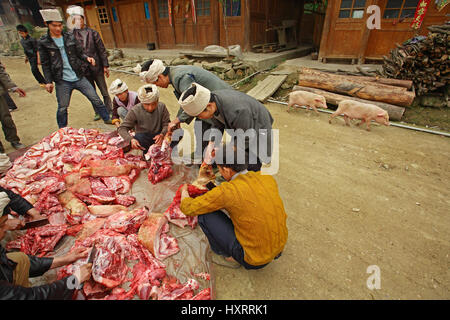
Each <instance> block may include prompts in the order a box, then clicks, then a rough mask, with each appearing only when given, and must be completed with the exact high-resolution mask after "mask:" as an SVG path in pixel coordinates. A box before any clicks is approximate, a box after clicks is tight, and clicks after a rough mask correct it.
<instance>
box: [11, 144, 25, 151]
mask: <svg viewBox="0 0 450 320" xmlns="http://www.w3.org/2000/svg"><path fill="white" fill-rule="evenodd" d="M11 145H12V146H13V148H14V149H16V150H19V149H22V148H25V146H24V145H23V144H21V143H20V142H11Z"/></svg>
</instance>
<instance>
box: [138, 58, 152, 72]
mask: <svg viewBox="0 0 450 320" xmlns="http://www.w3.org/2000/svg"><path fill="white" fill-rule="evenodd" d="M152 63H153V59H150V60H148V61H146V62H144V63H143V64H142V67H141V71H148V69H149V68H150V66H151V65H152Z"/></svg>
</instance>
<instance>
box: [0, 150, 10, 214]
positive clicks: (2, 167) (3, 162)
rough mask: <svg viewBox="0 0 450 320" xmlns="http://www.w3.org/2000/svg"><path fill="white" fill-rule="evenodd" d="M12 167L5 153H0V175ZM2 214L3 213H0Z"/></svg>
mask: <svg viewBox="0 0 450 320" xmlns="http://www.w3.org/2000/svg"><path fill="white" fill-rule="evenodd" d="M11 167H12V163H11V161H10V160H9V157H8V156H7V155H6V154H5V153H0V174H2V173H4V172H5V171H7V170H8V169H9V168H11ZM0 212H1V211H0Z"/></svg>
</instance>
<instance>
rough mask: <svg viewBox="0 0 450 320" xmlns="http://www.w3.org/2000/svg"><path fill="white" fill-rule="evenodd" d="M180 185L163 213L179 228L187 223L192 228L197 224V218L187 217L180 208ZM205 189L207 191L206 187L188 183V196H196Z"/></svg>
mask: <svg viewBox="0 0 450 320" xmlns="http://www.w3.org/2000/svg"><path fill="white" fill-rule="evenodd" d="M181 187H182V186H180V187H179V188H178V190H177V193H176V194H175V197H174V198H173V200H172V203H171V204H170V206H169V208H168V209H167V210H166V212H164V215H165V216H166V217H167V219H168V220H169V221H170V222H172V223H173V224H175V225H177V226H179V227H181V228H184V227H185V226H186V225H189V226H191V228H192V229H194V228H195V227H196V226H197V221H198V218H197V217H188V216H186V215H185V214H184V213H183V212H181V210H180V204H181ZM207 191H208V190H207V189H199V188H197V187H195V186H193V185H188V192H189V196H191V197H192V198H195V197H198V196H200V195H202V194H204V193H205V192H207Z"/></svg>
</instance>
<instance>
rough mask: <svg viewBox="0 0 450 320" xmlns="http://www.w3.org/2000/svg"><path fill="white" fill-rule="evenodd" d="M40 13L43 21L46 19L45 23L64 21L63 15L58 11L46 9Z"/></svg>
mask: <svg viewBox="0 0 450 320" xmlns="http://www.w3.org/2000/svg"><path fill="white" fill-rule="evenodd" d="M39 12H40V13H41V16H42V19H44V21H45V22H48V21H58V22H62V21H63V18H62V16H61V13H60V12H59V10H58V9H44V10H39Z"/></svg>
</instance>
